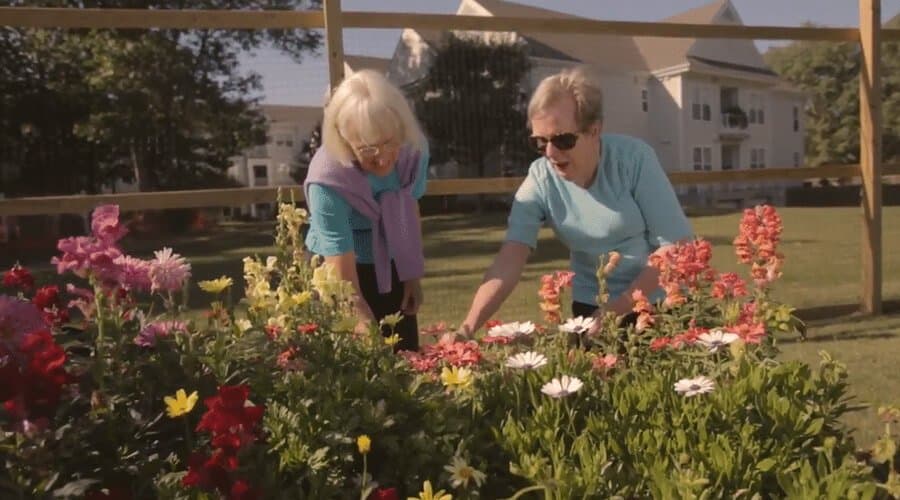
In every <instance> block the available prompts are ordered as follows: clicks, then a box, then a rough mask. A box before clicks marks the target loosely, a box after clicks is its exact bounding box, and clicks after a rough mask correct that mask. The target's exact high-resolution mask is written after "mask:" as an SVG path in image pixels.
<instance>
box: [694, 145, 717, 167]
mask: <svg viewBox="0 0 900 500" xmlns="http://www.w3.org/2000/svg"><path fill="white" fill-rule="evenodd" d="M693 155H694V157H693V167H694V170H696V171H698V172H699V171H707V172H708V171H710V170H712V148H711V147H709V146H706V147H699V146H698V147H695V148H694V150H693Z"/></svg>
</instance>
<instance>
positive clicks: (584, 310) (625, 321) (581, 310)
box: [572, 301, 638, 328]
mask: <svg viewBox="0 0 900 500" xmlns="http://www.w3.org/2000/svg"><path fill="white" fill-rule="evenodd" d="M597 309H600V306H598V305H596V304H593V305H591V304H585V303H584V302H578V301H573V302H572V316H573V317H576V318H577V317H578V316H584V317H585V318H589V317H591V316H593V315H594V313H595V312H597ZM637 317H638V315H637V313H636V312H630V313H628V314H626V315H625V316H623V317H622V321H619V327H621V328H627V327H629V326H634V324H635V323H637Z"/></svg>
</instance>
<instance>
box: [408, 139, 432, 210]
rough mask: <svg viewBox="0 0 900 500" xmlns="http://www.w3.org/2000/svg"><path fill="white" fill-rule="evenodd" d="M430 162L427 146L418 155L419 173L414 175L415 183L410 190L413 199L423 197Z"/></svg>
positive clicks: (426, 185)
mask: <svg viewBox="0 0 900 500" xmlns="http://www.w3.org/2000/svg"><path fill="white" fill-rule="evenodd" d="M430 161H431V153H430V152H429V150H428V144H427V143H426V144H425V147H423V148H422V151H421V152H420V153H419V172H418V174H417V175H416V183H415V185H414V186H413V189H412V195H413V198H415V199H417V200H418V199H420V198H422V196H424V195H425V189H426V188H427V187H428V164H429V162H430Z"/></svg>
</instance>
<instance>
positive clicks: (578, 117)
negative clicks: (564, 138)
mask: <svg viewBox="0 0 900 500" xmlns="http://www.w3.org/2000/svg"><path fill="white" fill-rule="evenodd" d="M564 97H572V98H573V99H575V123H577V124H578V127H579V128H580V129H581V130H587V129H588V127H590V126H591V125H592V124H594V123H598V122H601V123H602V122H603V91H602V90H601V89H600V81H599V79H598V78H597V77H596V76H595V75H594V74H593V72H592V71H590V70H589V69H588V68H587V67H586V66H575V67H573V68H568V69H564V70H562V71H560V72H559V73H556V74H555V75H550V76H548V77H546V78H544V79H543V80H541V83H540V84H538V86H537V88H536V89H535V90H534V94H533V95H532V96H531V101H530V102H529V103H528V121H529V122H530V121H531V120H532V119H533V118H534V117H535V116H536V115H538V114H540V113H541V112H543V111H546V110H547V108H549V107H550V106H552V105H554V104H556V103H557V102H559V100H560V99H562V98H564Z"/></svg>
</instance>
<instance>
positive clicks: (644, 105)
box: [641, 89, 650, 113]
mask: <svg viewBox="0 0 900 500" xmlns="http://www.w3.org/2000/svg"><path fill="white" fill-rule="evenodd" d="M648 109H650V102H649V95H648V92H647V89H641V111H643V112H644V113H646V112H647V110H648Z"/></svg>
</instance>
